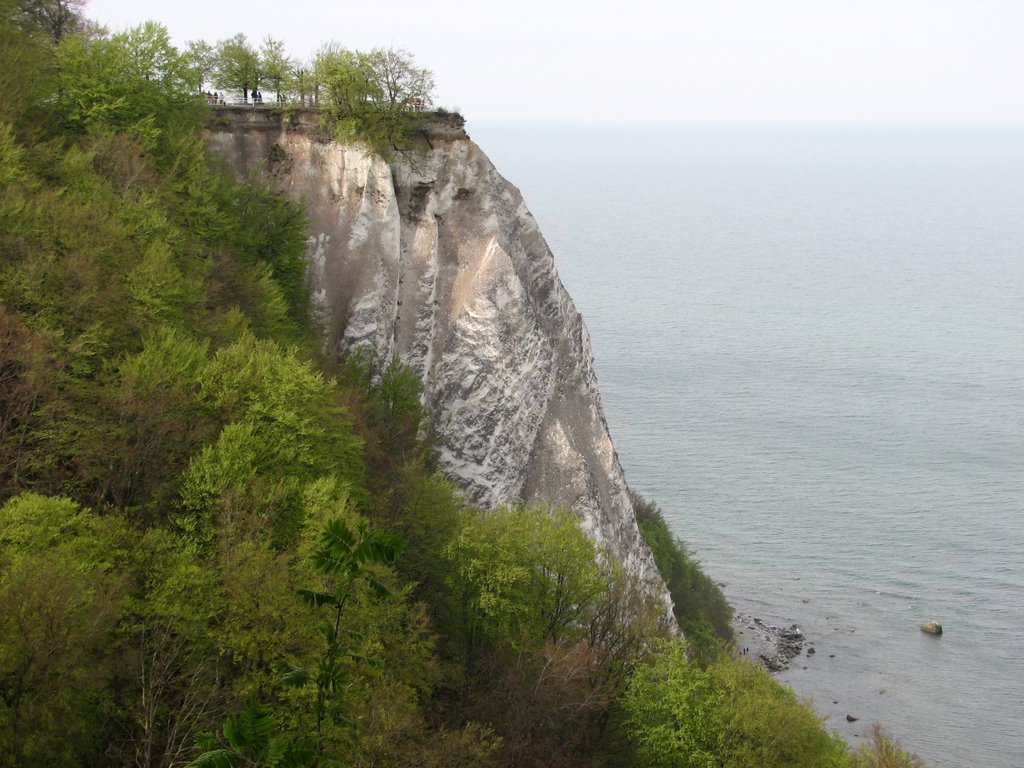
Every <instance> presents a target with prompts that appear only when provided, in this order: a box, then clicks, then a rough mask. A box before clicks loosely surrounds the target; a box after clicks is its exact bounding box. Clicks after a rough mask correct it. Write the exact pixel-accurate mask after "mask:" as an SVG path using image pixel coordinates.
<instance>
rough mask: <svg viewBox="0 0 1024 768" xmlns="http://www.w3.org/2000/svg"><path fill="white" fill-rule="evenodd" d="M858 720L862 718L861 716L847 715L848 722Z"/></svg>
mask: <svg viewBox="0 0 1024 768" xmlns="http://www.w3.org/2000/svg"><path fill="white" fill-rule="evenodd" d="M858 720H860V718H859V717H854V716H853V715H847V716H846V722H848V723H856V722H857V721H858Z"/></svg>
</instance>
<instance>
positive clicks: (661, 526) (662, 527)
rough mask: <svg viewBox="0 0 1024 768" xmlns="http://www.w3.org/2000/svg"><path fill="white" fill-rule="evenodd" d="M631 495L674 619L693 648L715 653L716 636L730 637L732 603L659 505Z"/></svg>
mask: <svg viewBox="0 0 1024 768" xmlns="http://www.w3.org/2000/svg"><path fill="white" fill-rule="evenodd" d="M630 499H631V500H632V502H633V510H634V512H635V514H636V521H637V525H639V526H640V533H641V534H642V535H643V537H644V541H646V542H647V546H649V547H650V548H651V552H652V553H653V554H654V562H655V564H656V565H657V566H658V572H659V573H660V574H661V577H662V578H663V579H665V583H666V584H667V585H668V589H669V593H670V594H671V595H672V606H673V612H674V613H675V616H676V621H678V622H679V626H680V627H681V628H682V630H683V632H684V633H685V634H686V636H687V639H688V640H689V642H690V645H691V647H692V648H694V649H695V650H697V651H698V652H700V653H702V654H703V655H708V656H714V655H716V654H717V651H718V642H717V640H724V641H727V642H731V641H732V639H733V631H732V624H731V623H730V622H731V621H732V607H731V606H730V605H729V603H727V602H726V600H725V596H724V595H723V594H722V590H721V589H719V588H718V585H717V584H715V583H714V582H713V581H712V580H711V579H710V578H709V577H708V576H707V575H706V574H705V573H704V572H703V571H702V570H701V568H700V564H699V563H697V561H696V560H694V559H693V557H692V555H690V553H689V551H687V549H686V544H684V543H683V542H682V540H680V539H678V538H676V537H674V536H673V535H672V532H671V531H670V530H669V528H668V524H667V523H666V522H665V516H664V515H663V514H662V511H661V509H660V508H659V507H658V505H657V504H655V503H654V502H650V501H647V500H646V499H644V498H643V497H642V496H641V495H640V494H638V493H635V492H633V491H631V492H630ZM716 638H717V640H716Z"/></svg>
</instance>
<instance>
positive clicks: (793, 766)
mask: <svg viewBox="0 0 1024 768" xmlns="http://www.w3.org/2000/svg"><path fill="white" fill-rule="evenodd" d="M622 707H623V709H624V711H625V714H626V727H627V730H628V733H629V735H630V737H631V739H632V740H633V742H634V743H635V745H636V753H637V762H636V764H637V765H638V766H642V767H643V768H802V767H803V766H809V765H814V766H821V767H822V768H827V767H828V766H834V767H835V768H840V767H841V766H843V765H845V761H846V747H845V744H843V742H842V741H841V740H840V739H839V738H838V737H836V736H832V735H830V734H828V733H826V732H825V730H824V729H823V727H822V720H821V718H820V717H819V716H818V715H817V714H816V713H815V712H814V710H813V709H812V708H811V707H810V705H808V704H804V703H801V702H799V701H797V699H796V696H795V694H794V693H793V691H792V690H791V689H789V688H786V687H784V686H782V685H780V684H779V683H777V682H776V681H775V680H774V679H772V677H771V676H770V675H769V674H768V673H767V672H765V671H764V670H763V669H760V668H757V667H755V666H753V665H752V664H749V663H746V662H743V661H736V660H729V659H725V660H722V661H718V662H715V663H713V664H710V665H708V666H706V667H702V666H700V665H698V664H696V663H694V662H693V661H691V660H690V659H689V658H687V653H686V648H685V646H684V645H683V644H682V643H679V642H677V641H667V642H664V643H662V644H661V645H660V646H659V647H658V648H657V650H656V652H655V653H653V654H652V655H651V656H650V657H649V658H648V659H647V660H646V661H644V663H642V664H640V665H638V666H637V668H636V671H635V673H634V675H633V678H632V680H631V682H630V685H629V688H628V690H627V691H626V694H625V696H624V697H623V700H622Z"/></svg>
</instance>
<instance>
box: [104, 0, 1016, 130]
mask: <svg viewBox="0 0 1024 768" xmlns="http://www.w3.org/2000/svg"><path fill="white" fill-rule="evenodd" d="M87 15H89V16H90V17H91V18H94V19H96V20H97V21H99V22H101V23H104V24H106V25H108V26H109V27H110V28H111V29H112V30H115V31H116V30H119V29H122V28H124V27H126V26H131V25H133V24H136V23H138V22H140V21H143V20H144V19H147V18H152V19H155V20H157V21H160V22H162V23H163V24H165V25H166V26H167V27H168V29H169V30H170V32H171V35H172V37H173V39H174V40H175V42H176V43H178V44H183V43H184V42H185V41H187V40H192V39H197V38H201V39H204V40H207V41H209V42H214V41H216V40H218V39H220V38H224V37H229V36H231V35H233V34H235V33H237V32H243V33H245V34H246V36H248V37H249V39H250V40H251V41H253V42H257V43H258V42H259V41H261V40H262V39H263V38H264V37H265V36H266V35H272V36H273V37H276V38H278V39H281V40H283V41H284V42H285V44H286V46H287V48H288V50H289V52H290V53H291V54H292V55H293V56H298V57H308V56H309V55H310V54H311V53H312V52H313V51H315V50H316V49H317V48H318V47H319V46H320V45H321V44H322V43H326V42H331V41H336V42H338V43H340V44H342V45H344V46H347V47H352V48H372V47H374V46H395V47H402V48H407V49H409V50H410V51H411V52H412V53H413V54H414V55H415V57H416V60H417V62H418V63H420V64H421V65H424V66H426V67H428V68H430V69H432V70H433V72H434V75H435V78H436V81H437V102H438V103H439V104H440V105H444V106H448V107H458V108H460V109H461V110H462V112H463V114H465V115H466V116H467V118H469V119H470V121H471V122H472V121H481V122H483V121H510V120H515V121H519V122H539V121H547V122H575V121H603V122H645V123H683V124H686V123H702V124H707V123H856V124H863V123H883V124H892V123H900V124H905V123H912V124H920V123H953V124H964V123H968V124H976V123H1015V124H1018V125H1021V124H1024V0H842V1H839V0H701V1H700V2H697V1H696V0H675V1H674V2H673V1H672V0H657V1H655V0H618V1H617V2H608V1H607V0H588V1H587V2H577V1H576V0H572V1H571V2H570V1H566V0H514V1H512V2H502V3H495V2H488V1H487V0H476V1H475V2H472V1H470V0H362V1H361V2H358V3H353V2H343V1H342V0H335V1H334V2H325V1H322V0H287V1H285V2H275V3H262V2H252V1H251V0H250V1H249V2H241V0H204V1H203V2H200V0H173V1H172V2H160V3H153V2H138V0H90V1H89V3H88V5H87Z"/></svg>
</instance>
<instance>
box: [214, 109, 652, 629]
mask: <svg viewBox="0 0 1024 768" xmlns="http://www.w3.org/2000/svg"><path fill="white" fill-rule="evenodd" d="M208 143H209V146H210V148H211V150H212V151H213V152H214V153H215V154H216V155H219V156H221V157H222V158H224V160H225V161H226V162H227V163H228V166H229V168H230V170H231V172H233V173H234V174H235V175H236V176H237V177H239V178H248V177H250V176H252V175H253V174H260V175H261V176H263V177H264V178H265V180H267V181H268V182H270V183H271V184H273V185H274V186H276V187H278V188H279V189H280V190H282V191H283V192H284V193H285V194H286V195H287V196H288V197H290V198H291V199H293V200H297V201H300V202H302V203H303V204H304V205H305V207H306V210H307V213H308V216H309V220H310V232H309V253H308V260H309V261H308V273H307V278H308V285H309V290H310V295H311V297H312V305H313V309H314V311H315V312H316V314H317V316H318V317H319V318H320V319H321V321H322V323H323V328H324V331H325V333H326V338H327V344H328V345H329V348H330V350H331V351H332V352H333V353H335V354H337V355H342V354H344V353H346V352H348V351H349V350H352V349H354V348H356V347H358V346H361V345H369V346H370V347H371V348H372V349H373V350H374V353H375V355H376V358H377V360H378V362H382V363H386V362H387V361H388V360H390V359H391V358H392V357H394V356H397V357H398V358H399V359H401V360H402V361H403V362H404V363H405V364H406V365H408V366H409V367H410V368H412V369H413V370H414V371H415V372H416V373H417V374H418V375H419V376H420V377H421V379H422V381H423V391H424V396H425V399H426V403H427V406H428V407H429V409H430V412H431V414H432V419H433V423H434V426H435V428H436V430H437V432H438V439H439V452H440V458H441V461H442V464H443V466H444V467H445V469H446V471H447V473H448V474H449V476H451V477H452V478H453V479H454V480H456V481H457V482H458V483H459V484H460V485H461V486H462V488H463V489H464V491H465V493H466V495H467V497H468V498H469V499H470V500H471V501H472V502H474V503H475V504H478V505H480V506H483V507H494V506H497V505H500V504H502V503H506V502H510V501H514V500H523V501H526V502H531V503H532V502H548V503H553V504H565V505H569V506H572V507H575V508H576V509H578V510H579V511H580V512H581V513H582V515H583V521H584V527H585V528H586V529H587V531H588V533H589V534H590V535H591V536H592V537H593V538H594V539H595V540H596V541H598V542H601V543H607V544H608V545H609V547H610V548H611V550H612V551H613V552H614V553H615V554H616V555H617V556H618V557H619V558H620V559H621V560H622V561H623V562H624V563H625V564H626V567H627V568H628V569H630V570H631V571H633V572H634V573H637V574H638V575H640V576H641V577H642V578H643V579H644V580H645V581H647V582H648V583H649V584H650V585H651V586H652V589H653V590H654V591H655V592H656V593H657V594H659V595H660V596H661V597H662V598H663V599H664V601H665V603H666V608H667V610H668V613H669V615H670V616H671V600H670V598H669V596H668V593H667V590H666V589H665V587H664V584H663V582H662V580H661V578H660V577H659V575H658V573H657V570H656V568H655V565H654V560H653V557H652V556H651V553H650V550H649V549H648V548H647V545H646V544H645V542H644V541H643V539H642V537H641V535H640V531H639V529H638V528H637V524H636V519H635V517H634V514H633V508H632V504H631V502H630V500H629V494H628V489H627V485H626V481H625V477H624V475H623V471H622V467H621V466H620V464H619V460H618V457H617V456H616V453H615V449H614V447H613V445H612V441H611V437H610V436H609V433H608V426H607V423H606V421H605V417H604V410H603V407H602V404H601V396H600V393H599V391H598V387H597V379H596V376H595V373H594V365H593V357H592V354H591V348H590V339H589V336H588V334H587V329H586V326H585V325H584V323H583V318H582V317H581V316H580V314H579V313H578V312H577V311H576V308H575V307H574V305H573V302H572V299H571V298H570V297H569V295H568V293H566V291H565V289H564V287H563V286H562V283H561V280H559V278H558V273H557V271H556V270H555V264H554V258H553V256H552V254H551V251H550V249H549V248H548V246H547V243H545V241H544V238H543V236H542V235H541V233H540V230H539V229H538V227H537V223H536V221H535V220H534V218H533V216H532V215H531V214H530V212H529V211H528V210H527V208H526V205H525V204H524V202H523V198H522V195H521V194H520V193H519V190H517V189H516V188H515V187H514V186H513V185H512V184H510V183H509V182H508V181H506V180H505V179H504V178H502V177H501V175H500V174H499V173H498V172H497V170H495V168H494V166H493V165H492V164H491V162H490V161H489V160H488V159H487V157H486V156H485V155H484V153H483V152H482V151H481V150H480V148H479V147H477V145H476V144H474V143H473V142H472V141H471V140H470V139H469V137H468V136H467V135H466V134H465V133H464V132H463V131H462V130H461V127H460V126H459V124H458V123H448V124H438V125H437V126H435V127H434V130H432V132H431V136H430V144H431V147H430V148H429V149H427V150H426V151H425V153H424V154H422V155H417V156H416V157H415V158H414V159H413V160H411V161H405V160H401V161H394V162H388V161H386V160H384V159H383V158H381V157H380V156H378V155H376V154H373V153H371V152H369V151H367V150H365V149H363V148H361V147H359V146H354V145H345V144H341V143H338V142H336V141H333V140H331V139H330V138H329V137H327V136H325V135H324V134H323V133H322V132H321V131H319V130H318V129H317V128H316V120H315V116H310V115H299V116H298V117H297V118H292V119H286V118H285V117H283V116H280V115H278V114H275V113H273V112H270V111H252V110H239V111H232V112H220V113H219V114H218V115H217V118H216V120H215V123H214V124H213V125H211V127H210V129H209V131H208Z"/></svg>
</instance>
